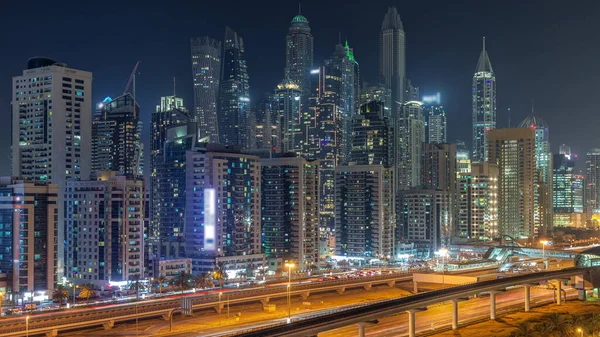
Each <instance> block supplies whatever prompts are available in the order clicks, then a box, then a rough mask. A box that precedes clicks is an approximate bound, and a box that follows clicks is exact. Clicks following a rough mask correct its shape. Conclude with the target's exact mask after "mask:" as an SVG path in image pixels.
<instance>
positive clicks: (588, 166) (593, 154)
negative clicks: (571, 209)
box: [585, 148, 600, 217]
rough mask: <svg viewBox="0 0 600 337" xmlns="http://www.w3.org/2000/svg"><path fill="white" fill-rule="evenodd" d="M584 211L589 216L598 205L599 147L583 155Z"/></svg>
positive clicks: (599, 199)
mask: <svg viewBox="0 0 600 337" xmlns="http://www.w3.org/2000/svg"><path fill="white" fill-rule="evenodd" d="M585 171H586V172H585V173H586V174H585V177H586V188H585V193H586V198H585V199H586V213H587V214H588V217H591V214H592V213H596V212H597V211H598V208H599V205H600V186H599V184H600V149H597V148H595V149H590V150H589V151H588V152H587V153H586V155H585Z"/></svg>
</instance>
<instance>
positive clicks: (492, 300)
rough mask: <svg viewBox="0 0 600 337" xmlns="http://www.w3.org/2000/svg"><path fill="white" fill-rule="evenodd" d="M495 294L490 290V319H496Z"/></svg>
mask: <svg viewBox="0 0 600 337" xmlns="http://www.w3.org/2000/svg"><path fill="white" fill-rule="evenodd" d="M496 294H497V292H495V291H490V320H492V321H493V320H495V319H496Z"/></svg>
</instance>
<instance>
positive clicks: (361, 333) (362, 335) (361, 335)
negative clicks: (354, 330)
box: [356, 322, 367, 337]
mask: <svg viewBox="0 0 600 337" xmlns="http://www.w3.org/2000/svg"><path fill="white" fill-rule="evenodd" d="M356 325H358V337H365V335H366V331H365V330H366V326H367V324H366V323H362V322H361V323H358V324H356Z"/></svg>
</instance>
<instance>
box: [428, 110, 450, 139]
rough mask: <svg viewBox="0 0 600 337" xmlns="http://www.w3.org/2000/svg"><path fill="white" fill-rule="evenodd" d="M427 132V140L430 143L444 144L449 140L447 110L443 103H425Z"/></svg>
mask: <svg viewBox="0 0 600 337" xmlns="http://www.w3.org/2000/svg"><path fill="white" fill-rule="evenodd" d="M423 113H424V114H425V119H426V121H425V133H426V136H427V139H426V142H427V143H429V144H443V143H447V142H448V138H447V125H446V124H447V123H446V110H445V109H444V107H443V106H441V105H425V106H424V107H423Z"/></svg>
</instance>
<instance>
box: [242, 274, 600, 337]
mask: <svg viewBox="0 0 600 337" xmlns="http://www.w3.org/2000/svg"><path fill="white" fill-rule="evenodd" d="M593 269H594V268H582V267H574V268H568V269H563V270H556V271H546V272H539V273H533V274H525V275H519V276H514V277H511V278H505V279H498V280H489V281H483V282H479V283H474V284H467V285H462V286H457V287H452V288H447V289H441V290H435V291H430V292H427V293H421V294H416V295H413V296H407V297H401V298H396V299H390V300H385V301H380V302H377V303H371V304H365V305H362V306H360V307H352V308H349V309H346V310H339V311H337V312H334V313H329V314H325V315H320V316H316V317H311V318H306V319H302V320H292V321H291V322H290V323H287V324H286V323H283V324H277V325H274V326H271V327H268V328H261V329H253V330H249V331H244V332H242V333H238V334H236V335H237V336H243V337H276V336H286V337H305V336H317V334H318V333H321V332H324V331H328V330H333V329H337V328H341V327H344V326H348V325H352V324H356V325H357V326H358V329H359V336H360V337H364V336H365V326H366V325H368V324H377V322H378V321H377V320H378V319H379V318H382V317H387V316H392V315H397V314H399V313H403V312H406V313H408V315H409V316H408V317H409V319H408V331H409V336H410V337H414V336H415V313H416V312H418V311H424V310H427V307H428V306H430V305H433V304H436V303H441V302H447V301H451V302H452V304H453V305H452V328H453V329H457V328H458V314H459V313H458V302H459V301H463V300H468V299H469V297H471V296H474V295H478V294H489V296H490V319H491V320H494V319H496V295H497V294H498V293H499V292H502V291H504V290H505V289H506V288H507V287H514V286H521V287H523V289H524V309H525V311H529V310H530V289H531V287H532V286H534V285H536V284H538V283H539V282H543V281H552V280H557V281H558V282H557V285H556V287H557V294H558V296H557V304H558V305H560V304H561V296H560V294H561V285H562V282H561V281H563V280H566V279H571V278H572V277H577V276H579V277H585V278H587V277H589V276H590V273H591V271H592V270H593Z"/></svg>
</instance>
